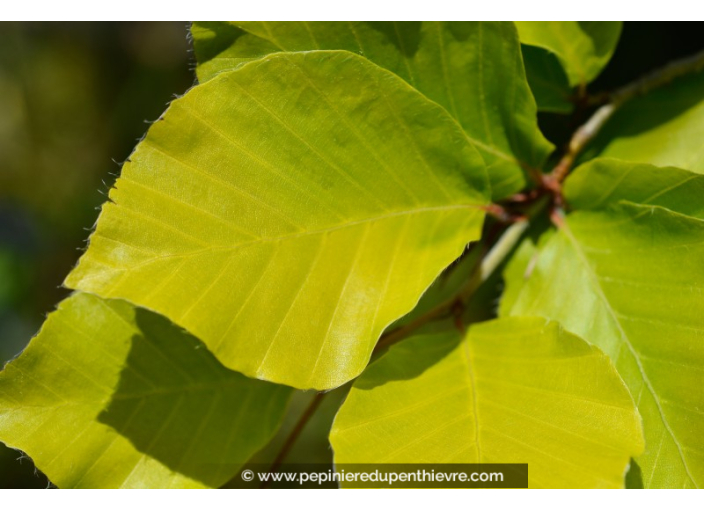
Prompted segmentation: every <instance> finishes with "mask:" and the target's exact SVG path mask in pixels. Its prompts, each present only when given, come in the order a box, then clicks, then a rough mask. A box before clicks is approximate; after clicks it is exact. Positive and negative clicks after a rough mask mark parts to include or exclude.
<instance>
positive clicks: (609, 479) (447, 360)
mask: <svg viewBox="0 0 704 510" xmlns="http://www.w3.org/2000/svg"><path fill="white" fill-rule="evenodd" d="M575 374H576V377H577V379H578V380H579V383H578V384H575ZM597 380H598V381H599V382H598V383H595V381H597ZM587 408H588V409H589V410H588V411H587V410H586V409H587ZM586 416H589V419H586V420H585V417H586ZM558 417H559V420H558ZM604 422H608V423H609V424H610V425H611V426H612V429H611V430H609V431H608V432H606V431H604V427H603V423H604ZM548 430H549V432H548ZM640 434H641V433H640V420H639V417H638V413H637V411H636V410H635V407H634V405H633V401H632V399H631V397H630V395H629V394H628V392H627V390H626V388H625V386H624V385H623V383H622V382H621V380H620V378H619V377H618V376H617V375H616V372H615V370H614V369H613V367H612V366H611V364H610V363H609V361H608V359H607V358H606V357H605V356H604V355H603V354H602V353H601V352H599V351H598V350H597V349H595V348H593V347H589V346H588V345H587V344H586V343H585V342H584V341H582V340H581V339H579V338H577V337H574V336H572V335H570V334H568V333H566V332H564V331H562V330H561V329H560V328H559V326H558V325H557V324H556V323H554V322H552V323H547V322H545V321H544V320H541V319H533V318H525V317H522V318H512V319H501V320H498V321H491V322H488V323H483V324H480V325H476V326H473V327H472V328H470V331H469V333H468V335H467V336H466V337H465V338H464V339H462V338H460V335H459V334H458V333H457V332H456V331H455V332H452V331H450V332H445V333H431V334H426V335H419V336H418V337H414V338H411V339H409V340H407V341H404V342H403V343H401V344H398V345H396V346H393V347H392V348H391V349H390V351H389V353H387V354H386V355H385V356H384V357H383V358H381V359H380V360H379V361H377V362H376V363H374V364H373V365H371V366H370V368H369V370H368V371H366V372H365V373H364V374H363V375H362V377H360V378H359V379H358V380H357V381H356V382H355V383H354V385H353V388H352V390H351V392H350V394H349V396H348V398H347V400H346V401H345V403H344V404H343V406H342V408H341V410H340V412H339V413H338V416H337V417H336V419H335V423H334V425H333V429H332V431H331V436H330V438H331V443H332V445H333V450H334V451H335V461H336V462H337V463H341V464H345V463H352V462H361V463H364V462H372V461H373V462H394V463H398V462H413V463H419V462H420V463H423V462H429V463H453V462H463V463H474V462H498V463H502V462H507V463H510V462H528V464H529V471H528V475H529V487H539V486H543V487H554V486H559V487H575V486H612V487H622V486H623V484H624V480H623V474H624V471H625V469H626V466H628V463H629V461H630V455H631V454H632V453H634V452H636V453H637V452H638V451H639V450H640V449H642V438H640ZM548 436H549V437H550V441H547V442H545V441H544V440H545V439H546V437H548ZM541 438H542V439H541ZM548 443H549V444H548ZM592 456H593V457H592ZM556 466H560V467H556Z"/></svg>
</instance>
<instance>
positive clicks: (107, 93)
mask: <svg viewBox="0 0 704 510" xmlns="http://www.w3.org/2000/svg"><path fill="white" fill-rule="evenodd" d="M187 36H188V25H187V23H185V22H175V23H174V22H169V23H0V363H4V361H6V360H9V359H11V358H13V357H14V356H16V355H17V354H18V353H19V352H20V351H21V350H22V348H23V347H24V346H25V345H26V343H27V342H28V341H29V339H30V338H31V337H32V336H33V335H34V334H35V333H36V332H37V330H38V328H39V326H40V325H41V323H42V322H43V320H44V317H45V315H46V314H47V313H48V312H50V311H51V310H52V309H53V308H54V306H55V304H56V303H58V302H59V301H60V300H61V299H62V298H63V297H64V296H65V295H66V294H67V292H66V290H64V289H61V288H60V285H61V282H62V281H63V279H64V277H65V276H66V274H68V272H69V270H70V269H71V267H72V266H73V265H74V264H75V262H76V260H77V258H78V256H79V252H78V251H77V250H78V249H81V248H82V247H84V245H85V239H86V238H87V237H88V233H89V231H90V229H91V227H92V226H93V224H94V222H95V220H96V218H97V214H98V211H97V210H96V208H97V207H98V206H99V205H100V204H101V203H102V202H103V201H104V200H105V196H104V194H105V193H106V192H107V190H108V189H109V187H110V185H111V183H112V182H113V180H114V178H115V177H114V176H115V174H116V173H118V172H119V162H121V161H124V160H125V159H126V158H127V157H128V156H129V154H130V152H131V151H132V148H133V147H134V145H135V144H136V142H137V140H138V139H139V138H140V137H142V136H143V134H144V133H145V131H146V129H147V128H148V124H147V123H148V122H149V121H153V120H156V119H157V118H158V117H159V115H160V114H161V113H162V112H163V110H164V109H165V107H166V104H167V103H168V102H169V101H170V100H171V99H172V98H173V97H174V95H180V94H183V93H184V92H185V91H186V90H187V89H188V88H189V87H190V86H191V85H193V83H194V75H193V72H192V68H193V61H192V54H191V52H190V47H189V43H188V37H187ZM702 48H704V23H626V24H625V26H624V30H623V34H622V36H621V42H620V43H619V46H618V48H617V51H616V54H615V56H614V58H613V60H612V62H611V63H610V64H609V65H608V67H607V68H606V70H605V71H604V72H603V73H602V75H601V76H600V77H599V78H598V79H597V80H596V82H595V83H593V84H592V86H590V90H591V91H593V92H600V91H604V90H610V89H612V88H614V87H617V86H619V85H622V84H624V83H626V82H628V81H630V80H632V79H634V78H636V77H637V76H639V75H640V74H642V73H644V72H647V71H649V70H651V69H653V68H655V67H659V66H661V65H662V64H664V63H666V62H668V61H669V60H672V59H674V58H678V57H681V56H685V55H688V54H691V53H695V52H697V51H699V50H701V49H702ZM540 122H541V125H542V126H543V127H544V129H545V131H546V133H547V134H548V136H549V137H550V138H552V139H553V141H555V142H556V143H557V144H558V145H559V144H560V143H562V142H564V141H565V140H566V138H567V136H568V135H569V134H570V132H571V131H570V129H569V126H570V122H574V119H572V120H570V119H567V118H562V117H559V116H554V115H541V118H540ZM327 414H329V415H330V416H329V418H330V419H331V417H332V415H333V414H334V408H332V407H331V410H330V411H329V413H327ZM300 447H301V448H304V447H306V446H305V442H304V443H303V444H301V445H300ZM307 448H311V447H307ZM305 453H306V452H303V454H302V455H304V454H305ZM308 453H310V449H308ZM320 455H325V452H322V453H321V454H320ZM19 457H20V453H19V452H16V451H14V450H10V449H7V448H5V447H4V446H2V445H1V444H0V488H10V487H46V486H47V480H46V479H45V478H44V477H43V476H42V475H41V474H40V473H36V472H35V469H34V467H33V465H32V463H31V461H29V460H28V459H26V458H25V459H19ZM296 460H299V461H304V460H306V459H305V458H300V459H296Z"/></svg>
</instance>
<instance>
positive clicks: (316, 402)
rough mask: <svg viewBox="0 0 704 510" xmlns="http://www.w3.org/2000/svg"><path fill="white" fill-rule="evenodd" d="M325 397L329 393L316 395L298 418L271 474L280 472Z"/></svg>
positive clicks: (275, 460)
mask: <svg viewBox="0 0 704 510" xmlns="http://www.w3.org/2000/svg"><path fill="white" fill-rule="evenodd" d="M325 395H327V393H316V395H315V396H314V397H313V399H312V400H311V401H310V403H309V404H308V407H306V409H305V411H303V414H301V417H300V418H298V421H297V422H296V425H295V426H294V427H293V430H291V432H290V433H289V435H288V436H287V437H286V440H285V441H284V444H283V446H282V447H281V450H279V453H278V455H277V456H276V458H275V459H274V460H273V462H272V463H271V466H270V467H269V472H270V473H277V472H278V471H279V468H280V467H281V464H283V462H284V460H285V459H286V456H287V455H288V454H289V452H290V451H291V448H292V447H293V445H294V443H295V442H296V440H297V439H298V436H300V435H301V432H303V429H304V428H305V427H306V425H307V424H308V421H309V420H310V419H311V417H312V416H313V415H314V414H315V411H317V410H318V406H320V403H321V402H322V401H323V398H325ZM270 482H271V477H269V478H267V479H266V480H265V481H264V482H263V483H262V484H261V486H260V487H259V488H260V489H266V488H267V487H268V486H269V483H270Z"/></svg>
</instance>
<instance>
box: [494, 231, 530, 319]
mask: <svg viewBox="0 0 704 510" xmlns="http://www.w3.org/2000/svg"><path fill="white" fill-rule="evenodd" d="M537 253H538V248H537V247H536V246H535V243H534V242H533V240H532V239H524V240H523V242H522V243H521V244H520V245H518V248H517V249H516V251H515V253H514V254H513V256H512V257H511V259H510V261H509V263H508V264H507V266H506V268H505V270H504V272H503V276H504V292H503V294H501V302H500V304H499V317H505V316H507V315H509V312H510V310H511V308H513V305H514V304H515V302H516V299H518V296H519V295H520V292H521V287H522V285H523V282H524V281H525V280H527V279H528V278H529V277H530V273H531V272H532V271H533V268H534V267H535V262H536V260H537Z"/></svg>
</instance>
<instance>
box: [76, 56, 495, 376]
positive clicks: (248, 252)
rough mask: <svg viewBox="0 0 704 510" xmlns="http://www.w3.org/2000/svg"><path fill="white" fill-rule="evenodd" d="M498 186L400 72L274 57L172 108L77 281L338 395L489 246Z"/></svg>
mask: <svg viewBox="0 0 704 510" xmlns="http://www.w3.org/2000/svg"><path fill="white" fill-rule="evenodd" d="M233 97H236V98H238V100H237V101H234V102H233V101H232V98H233ZM292 97H293V98H296V100H291V98H292ZM233 110H234V111H233ZM252 111H254V112H256V113H260V114H261V115H263V116H264V119H265V122H262V121H261V119H260V118H259V117H257V116H256V115H252ZM222 112H227V114H226V115H223V113H222ZM404 126H405V128H406V129H404ZM380 140H383V141H384V143H380ZM401 169H402V171H403V175H401V173H400V172H401ZM487 188H488V185H487V181H486V171H485V168H484V163H483V161H482V159H481V156H480V155H479V154H478V153H477V152H476V150H475V149H474V148H473V147H472V146H471V145H470V144H469V142H468V141H467V138H466V136H465V135H464V133H463V132H462V131H461V130H460V128H459V126H457V125H456V123H455V122H454V121H453V120H452V119H451V118H450V117H449V116H448V115H447V114H446V113H445V112H444V111H443V110H442V109H440V108H439V107H437V106H436V105H434V104H433V103H431V102H429V101H427V99H425V98H424V97H423V96H421V95H420V94H418V93H417V92H415V91H414V90H413V89H411V88H410V87H409V86H408V85H407V84H405V83H404V82H403V81H401V80H400V79H398V78H397V77H396V76H394V75H392V74H391V73H389V72H387V71H383V70H381V69H380V68H378V67H376V66H374V65H373V64H370V63H368V62H367V61H365V60H364V59H362V58H360V57H356V56H354V55H352V54H350V53H347V52H309V53H285V54H278V55H272V56H270V57H266V58H264V59H262V60H259V61H256V62H253V63H251V64H248V65H247V66H244V67H242V68H241V69H239V70H236V71H233V72H231V73H224V74H221V75H220V76H218V78H216V79H214V80H211V81H210V82H208V83H207V84H205V85H201V86H200V87H197V88H195V89H193V90H192V91H191V92H189V93H188V94H187V95H186V96H185V97H184V98H183V99H182V100H180V101H175V102H174V103H173V105H172V107H171V108H170V109H169V112H168V113H167V114H166V115H165V116H164V119H163V120H162V121H160V122H158V123H156V124H155V125H154V126H153V127H152V129H151V130H150V132H149V134H148V135H147V137H146V139H145V140H144V141H143V142H142V143H141V144H140V146H139V148H138V149H137V150H136V152H135V153H134V154H133V156H132V157H131V162H130V163H128V164H126V165H125V167H124V168H123V172H122V176H121V177H120V179H119V180H118V181H117V183H116V189H114V190H112V191H111V193H110V199H111V202H110V203H108V204H106V205H105V207H104V208H103V212H102V213H101V216H100V219H99V220H98V227H97V230H96V232H95V233H94V234H93V236H92V237H91V241H90V247H89V249H88V251H87V253H86V254H85V255H84V256H83V257H82V258H81V260H80V262H79V265H78V267H77V268H76V269H75V270H74V271H73V272H72V273H71V275H69V278H68V279H67V285H69V286H70V287H73V288H78V289H82V290H86V291H90V292H94V293H96V294H99V295H101V296H105V297H114V298H123V299H127V300H129V301H131V302H133V303H136V304H139V305H140V306H144V307H146V308H149V309H152V310H156V311H158V312H159V313H161V314H163V315H165V316H167V317H169V318H170V319H171V320H172V321H174V322H175V323H176V324H179V325H181V326H183V327H184V328H186V329H187V330H189V331H190V332H192V333H193V334H194V335H196V336H197V337H198V338H200V339H202V340H203V341H204V343H205V344H206V345H207V346H208V347H209V348H210V349H211V350H212V351H213V352H214V354H215V355H216V356H217V357H218V359H219V360H220V361H221V362H222V363H223V364H225V366H228V367H229V368H232V369H234V370H238V371H241V372H243V373H245V374H246V375H249V376H252V377H257V378H263V379H267V380H271V381H274V382H281V383H284V384H288V385H291V386H295V387H299V388H310V387H315V388H317V389H329V388H332V387H336V386H339V385H341V384H343V383H344V382H346V381H347V380H349V379H351V378H353V377H354V376H356V375H357V374H359V373H360V372H361V371H362V369H363V368H364V366H365V365H366V363H367V361H368V359H369V356H370V355H371V351H372V349H373V347H374V344H375V343H376V340H377V339H378V337H379V335H380V334H381V332H382V331H383V329H384V328H385V327H386V326H387V325H388V324H389V323H391V322H392V321H393V320H395V319H396V318H398V317H399V316H400V315H403V314H404V313H406V312H407V311H409V310H410V309H411V308H412V307H413V306H414V305H415V303H416V301H417V300H418V298H419V297H420V295H421V294H422V292H423V291H424V290H425V289H426V288H427V287H428V286H429V285H430V284H431V282H432V281H433V279H434V278H435V277H436V276H437V274H439V273H440V271H441V270H442V269H443V268H444V267H445V266H447V265H448V264H449V263H450V262H452V260H454V259H455V258H457V257H458V256H459V255H460V254H461V252H462V250H463V248H464V246H465V244H466V243H467V242H469V241H471V240H473V239H477V238H478V236H479V234H480V229H481V224H482V220H483V217H484V212H483V210H482V208H483V206H484V204H486V203H487V201H488V197H487V194H488V189H487ZM412 266H413V267H412ZM408 274H413V275H414V277H413V278H408V277H407V275H408ZM338 303H339V304H338ZM311 310H315V311H316V312H315V313H316V315H315V318H314V320H307V318H306V316H307V315H308V314H310V313H311V312H310V311H311ZM360 324H362V327H360ZM340 360H342V361H340Z"/></svg>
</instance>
